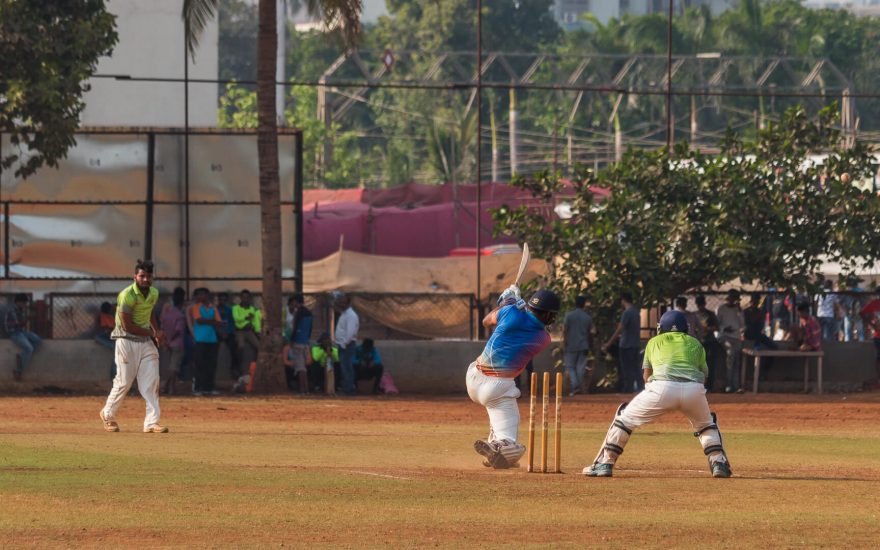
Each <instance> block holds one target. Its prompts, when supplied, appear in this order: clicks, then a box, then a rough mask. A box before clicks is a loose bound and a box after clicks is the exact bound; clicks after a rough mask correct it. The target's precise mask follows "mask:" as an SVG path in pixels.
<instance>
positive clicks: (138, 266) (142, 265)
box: [134, 258, 153, 275]
mask: <svg viewBox="0 0 880 550" xmlns="http://www.w3.org/2000/svg"><path fill="white" fill-rule="evenodd" d="M138 271H145V272H147V273H152V272H153V260H141V259H140V258H138V261H137V263H135V264H134V273H135V275H137V272H138Z"/></svg>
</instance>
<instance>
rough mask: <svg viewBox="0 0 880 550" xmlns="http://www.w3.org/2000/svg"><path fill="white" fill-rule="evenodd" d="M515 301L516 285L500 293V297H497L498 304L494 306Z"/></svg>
mask: <svg viewBox="0 0 880 550" xmlns="http://www.w3.org/2000/svg"><path fill="white" fill-rule="evenodd" d="M517 300H519V287H518V286H516V285H510V286H509V287H507V288H506V289H505V290H504V292H502V293H501V296H499V297H498V302H497V303H496V304H495V305H498V306H500V305H501V304H503V303H505V302H507V303H513V302H515V301H517Z"/></svg>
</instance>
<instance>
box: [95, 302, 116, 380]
mask: <svg viewBox="0 0 880 550" xmlns="http://www.w3.org/2000/svg"><path fill="white" fill-rule="evenodd" d="M114 328H116V308H115V307H113V304H111V303H110V302H101V310H100V312H99V313H98V332H97V333H95V342H97V343H99V344H100V345H101V346H102V347H105V348H107V349H115V348H116V344H115V343H114V342H113V339H112V338H110V335H111V334H113V329H114ZM114 378H116V361H115V360H114V361H113V362H112V363H111V364H110V380H113V379H114Z"/></svg>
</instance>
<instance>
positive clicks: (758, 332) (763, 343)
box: [743, 292, 776, 376]
mask: <svg viewBox="0 0 880 550" xmlns="http://www.w3.org/2000/svg"><path fill="white" fill-rule="evenodd" d="M766 320H767V310H766V308H764V307H763V304H762V303H761V294H760V293H759V292H752V294H751V297H750V301H749V307H747V308H746V309H744V310H743V324H744V327H745V328H744V330H743V339H744V340H745V341H746V343H751V345H752V347H753V348H754V349H756V350H762V349H776V344H774V343H773V340H771V339H770V338H768V337H767V335H766V334H764V326H765V323H766ZM762 366H763V367H764V368H763V369H761V376H764V375H765V374H766V373H767V372H768V371H769V370H770V368H771V367H772V366H773V357H765V360H764V362H763V363H762Z"/></svg>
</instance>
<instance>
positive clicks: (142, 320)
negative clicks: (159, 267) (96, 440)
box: [100, 260, 168, 433]
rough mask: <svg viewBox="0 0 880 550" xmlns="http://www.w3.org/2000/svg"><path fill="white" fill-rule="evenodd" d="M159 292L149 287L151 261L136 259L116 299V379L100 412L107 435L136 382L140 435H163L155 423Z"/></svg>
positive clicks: (162, 428)
mask: <svg viewBox="0 0 880 550" xmlns="http://www.w3.org/2000/svg"><path fill="white" fill-rule="evenodd" d="M158 300H159V291H158V290H156V289H155V288H153V262H151V261H149V260H145V261H141V260H138V261H137V263H136V264H135V267H134V283H132V284H131V285H130V286H127V287H125V288H124V289H123V290H122V292H120V293H119V296H117V298H116V326H115V328H114V329H113V335H112V337H113V339H114V340H116V366H117V367H118V368H117V372H116V378H114V379H113V389H112V390H110V395H108V396H107V402H106V403H105V404H104V408H103V409H102V410H101V413H100V415H101V421H102V422H103V423H104V429H105V430H107V431H108V432H118V431H119V424H117V423H116V411H117V410H119V406H120V405H122V400H123V399H125V395H126V394H127V393H128V389H129V388H130V387H131V385H132V383H134V381H135V380H137V383H138V390H139V391H140V394H141V395H142V396H143V398H144V401H145V402H146V404H147V412H146V415H145V417H144V433H166V432H167V431H168V428H166V427H165V426H162V425H161V424H159V416H160V411H159V350H158V349H157V347H156V346H157V345H161V344H162V339H163V338H164V335H163V334H162V330H161V329H160V328H159V327H158V326H156V320H155V318H154V317H153V308H154V307H156V302H157V301H158Z"/></svg>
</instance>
